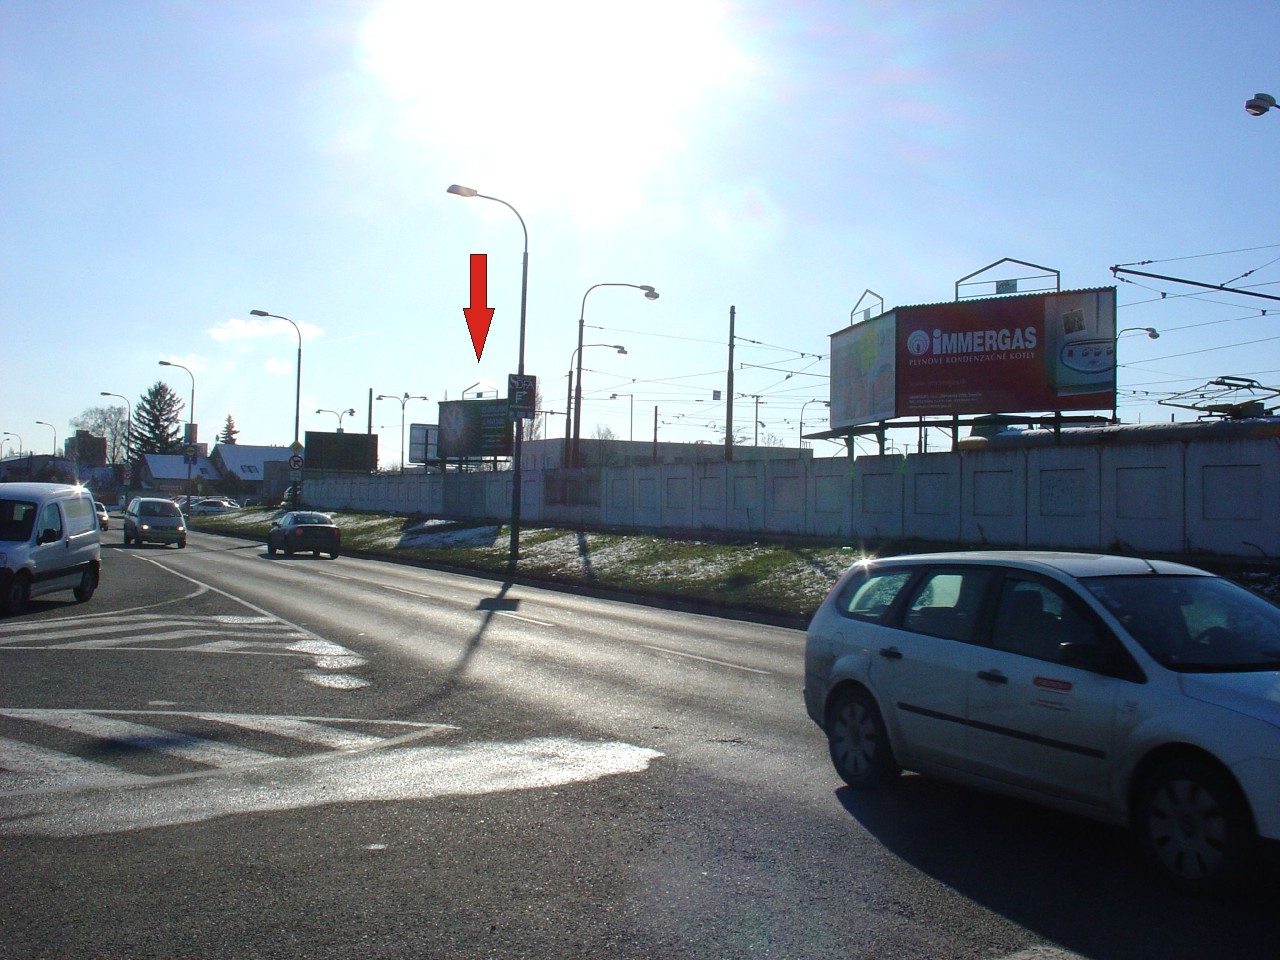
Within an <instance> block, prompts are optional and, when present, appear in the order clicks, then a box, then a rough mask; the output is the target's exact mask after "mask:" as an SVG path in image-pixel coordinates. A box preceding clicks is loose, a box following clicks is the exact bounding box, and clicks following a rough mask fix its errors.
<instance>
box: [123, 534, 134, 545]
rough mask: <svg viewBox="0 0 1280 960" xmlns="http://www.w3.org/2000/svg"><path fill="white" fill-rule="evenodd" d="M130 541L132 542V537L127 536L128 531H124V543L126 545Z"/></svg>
mask: <svg viewBox="0 0 1280 960" xmlns="http://www.w3.org/2000/svg"><path fill="white" fill-rule="evenodd" d="M131 543H133V537H131V536H129V534H128V532H127V531H126V532H125V535H124V545H125V546H126V547H127V546H129V545H130V544H131Z"/></svg>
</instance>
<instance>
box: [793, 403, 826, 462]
mask: <svg viewBox="0 0 1280 960" xmlns="http://www.w3.org/2000/svg"><path fill="white" fill-rule="evenodd" d="M811 403H820V404H822V405H823V406H824V407H829V406H831V401H829V400H818V399H817V398H815V399H813V400H806V401H805V402H804V403H802V404H800V449H801V450H803V449H804V408H805V407H807V406H809V404H811Z"/></svg>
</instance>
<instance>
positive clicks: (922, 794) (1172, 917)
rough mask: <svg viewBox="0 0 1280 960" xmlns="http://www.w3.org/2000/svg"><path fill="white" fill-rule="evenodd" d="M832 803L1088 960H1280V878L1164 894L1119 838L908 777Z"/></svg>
mask: <svg viewBox="0 0 1280 960" xmlns="http://www.w3.org/2000/svg"><path fill="white" fill-rule="evenodd" d="M836 797H837V799H838V800H839V801H840V803H841V804H842V805H843V806H844V808H845V809H846V810H848V811H849V813H850V814H851V815H852V816H853V817H854V818H855V819H856V820H857V821H858V822H859V823H860V824H862V826H863V827H865V828H866V829H867V830H868V831H869V832H870V833H871V834H872V835H874V836H875V837H876V839H877V840H879V841H880V842H881V843H882V844H884V846H885V847H886V848H887V849H889V850H890V851H892V852H893V853H894V854H895V855H897V856H898V857H900V858H901V859H902V860H904V861H905V862H907V863H909V864H911V865H912V866H913V867H915V868H916V869H918V870H920V871H921V872H922V873H925V874H927V875H928V876H930V877H933V878H934V879H936V880H938V881H939V882H941V883H944V884H946V885H947V886H948V887H951V888H952V889H954V890H956V891H957V892H958V893H960V894H961V895H962V896H965V897H967V898H969V899H970V900H972V901H974V902H975V903H978V904H980V905H982V906H984V907H986V908H987V909H989V910H991V911H993V912H995V913H998V914H1000V915H1001V916H1003V917H1006V918H1008V919H1009V920H1011V921H1013V922H1014V923H1017V924H1018V925H1020V926H1023V927H1025V928H1027V929H1028V930H1030V931H1033V932H1034V933H1035V934H1036V935H1037V936H1038V937H1041V938H1043V939H1044V940H1045V941H1047V942H1052V943H1057V944H1059V945H1061V946H1062V947H1065V948H1066V949H1068V950H1071V951H1073V952H1076V953H1079V954H1082V955H1083V956H1086V957H1089V958H1091V960H1131V958H1134V957H1160V958H1161V960H1173V958H1184V957H1185V958H1188V960H1190V958H1196V960H1202V958H1205V957H1231V958H1232V960H1252V958H1255V957H1257V958H1262V957H1267V958H1274V957H1275V956H1276V944H1275V921H1274V916H1275V899H1276V894H1277V892H1280V883H1278V882H1277V881H1276V879H1275V878H1274V877H1266V878H1262V879H1261V881H1260V882H1258V883H1257V884H1255V885H1252V886H1250V887H1249V888H1248V889H1247V890H1245V891H1244V892H1242V893H1241V894H1239V895H1237V896H1236V897H1235V898H1233V899H1229V900H1225V901H1223V902H1214V901H1207V900H1199V899H1195V898H1191V897H1187V896H1184V895H1182V894H1179V893H1177V892H1175V891H1173V890H1171V889H1170V888H1168V887H1165V886H1163V885H1162V884H1161V882H1160V881H1159V880H1158V879H1157V878H1156V877H1155V876H1154V875H1153V874H1151V873H1149V872H1148V870H1147V868H1146V866H1145V865H1144V864H1143V863H1142V861H1141V860H1140V858H1139V854H1138V848H1137V845H1136V843H1135V842H1134V841H1133V840H1132V838H1131V837H1130V835H1129V834H1128V832H1126V831H1125V830H1123V829H1120V828H1117V827H1110V826H1106V825H1103V824H1097V823H1094V822H1092V821H1089V820H1084V819H1082V818H1077V817H1072V816H1068V815H1066V814H1059V813H1056V812H1053V811H1048V810H1044V809H1041V808H1039V807H1036V806H1034V805H1031V804H1027V803H1021V802H1019V801H1016V800H1008V799H1004V798H1000V797H993V796H990V795H988V794H984V793H980V792H977V791H970V790H966V789H964V788H961V787H955V786H952V785H950V784H946V783H942V782H940V781H936V780H931V779H929V778H927V777H920V776H912V775H908V776H904V777H902V778H901V779H900V780H898V781H895V782H894V783H893V784H891V785H890V786H889V787H887V788H886V789H884V790H881V791H878V792H862V791H855V790H851V789H849V788H848V787H843V788H841V789H840V790H838V791H837V792H836Z"/></svg>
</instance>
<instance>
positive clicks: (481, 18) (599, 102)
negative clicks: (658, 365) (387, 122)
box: [361, 0, 745, 217]
mask: <svg viewBox="0 0 1280 960" xmlns="http://www.w3.org/2000/svg"><path fill="white" fill-rule="evenodd" d="M726 25H727V23H726V15H725V13H724V4H723V3H722V2H721V0H649V2H647V3H644V4H621V3H614V2H609V0H544V2H541V3H529V2H527V0H472V2H468V3H439V2H433V3H423V2H421V0H388V2H387V3H385V4H384V5H383V6H381V7H380V8H379V9H378V10H377V11H376V12H375V13H374V14H372V15H371V16H370V18H369V19H368V20H367V21H366V23H365V25H364V28H363V31H362V35H361V55H362V62H363V65H364V66H365V68H366V69H367V70H369V71H370V73H372V74H373V75H374V76H376V77H377V78H379V80H380V81H381V82H382V84H383V85H384V86H385V88H386V90H387V91H388V93H389V94H390V95H391V96H392V97H393V98H394V99H395V100H396V102H397V103H399V104H400V105H401V107H402V109H403V110H404V111H405V116H406V117H407V119H408V120H409V122H410V123H411V124H412V130H413V133H414V134H415V135H417V136H421V137H423V138H424V139H426V140H428V141H429V142H430V143H432V144H433V145H435V146H437V147H440V148H443V149H445V150H447V151H448V152H450V153H451V154H453V155H454V156H453V157H451V158H450V159H451V161H453V162H457V163H459V170H460V173H459V175H460V176H461V175H466V176H471V177H474V178H475V182H476V184H480V183H481V182H482V180H483V182H487V183H493V182H501V183H502V184H503V189H512V190H518V191H519V192H520V195H521V196H522V197H525V198H529V197H531V196H539V197H541V198H543V199H546V200H552V199H560V198H562V197H564V196H568V195H576V196H579V197H583V196H589V197H593V198H594V199H592V200H591V202H590V204H589V205H588V206H587V207H586V208H585V209H588V210H591V211H592V212H593V215H594V216H597V217H601V216H604V217H607V216H608V215H609V212H610V211H612V212H614V213H616V212H619V211H620V210H625V209H628V208H631V207H633V206H635V205H636V204H638V203H640V202H641V201H642V199H643V197H642V192H643V188H644V185H645V182H646V180H647V179H648V178H649V177H650V176H651V175H653V174H654V173H655V172H657V171H659V170H660V169H662V168H663V166H664V165H666V164H669V163H670V162H671V161H672V160H673V159H674V158H675V157H676V155H677V154H679V153H680V151H681V150H682V149H684V147H685V146H686V133H687V130H688V127H687V125H688V124H689V123H691V122H693V121H694V120H695V119H696V111H697V110H698V108H700V107H702V106H704V103H705V101H706V99H707V96H708V94H709V93H710V92H711V91H712V90H713V89H715V88H717V87H721V86H727V85H730V84H733V83H734V82H736V81H737V80H738V79H740V77H741V76H742V74H743V72H744V68H745V59H744V57H743V56H742V54H741V53H740V52H739V51H738V50H737V49H736V48H735V47H734V45H733V43H732V42H731V40H730V39H729V37H728V36H727V35H726ZM602 198H608V200H607V201H605V202H602Z"/></svg>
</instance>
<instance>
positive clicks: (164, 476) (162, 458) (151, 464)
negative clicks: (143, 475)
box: [142, 453, 218, 480]
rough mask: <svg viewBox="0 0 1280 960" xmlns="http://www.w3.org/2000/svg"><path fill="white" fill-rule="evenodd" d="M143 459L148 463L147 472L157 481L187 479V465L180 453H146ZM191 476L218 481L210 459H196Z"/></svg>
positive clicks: (216, 472) (215, 469)
mask: <svg viewBox="0 0 1280 960" xmlns="http://www.w3.org/2000/svg"><path fill="white" fill-rule="evenodd" d="M142 459H143V460H144V461H146V467H147V472H148V473H150V474H151V476H152V478H153V479H155V480H185V479H187V463H186V460H185V459H184V458H183V456H182V454H180V453H144V454H143V455H142ZM191 476H192V477H193V478H195V477H202V478H204V479H205V480H217V479H218V471H217V468H215V467H214V465H213V464H212V463H210V462H209V458H208V457H196V462H195V463H194V464H193V465H192V467H191Z"/></svg>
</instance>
